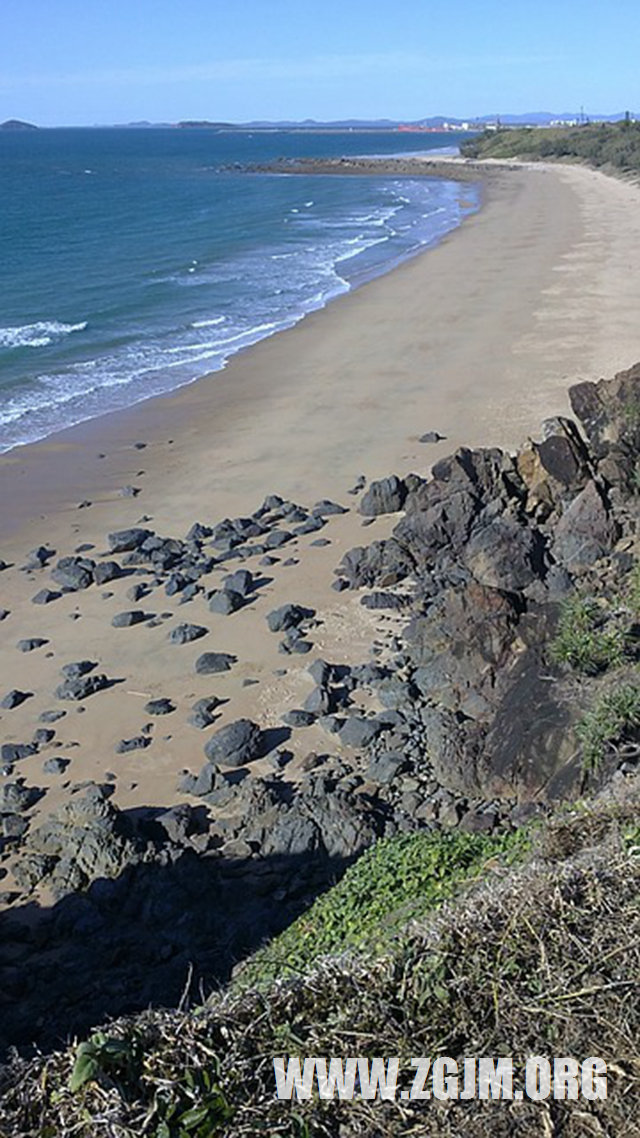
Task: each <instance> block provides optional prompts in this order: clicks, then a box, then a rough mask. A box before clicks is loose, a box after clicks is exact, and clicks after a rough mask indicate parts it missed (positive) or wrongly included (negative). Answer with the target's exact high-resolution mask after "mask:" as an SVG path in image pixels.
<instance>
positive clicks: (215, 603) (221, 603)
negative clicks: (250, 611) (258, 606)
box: [209, 587, 245, 616]
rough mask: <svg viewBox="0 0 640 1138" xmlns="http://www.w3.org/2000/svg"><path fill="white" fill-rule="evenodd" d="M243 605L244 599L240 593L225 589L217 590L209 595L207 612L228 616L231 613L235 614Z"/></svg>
mask: <svg viewBox="0 0 640 1138" xmlns="http://www.w3.org/2000/svg"><path fill="white" fill-rule="evenodd" d="M244 604H245V597H244V595H243V594H242V593H237V592H236V591H235V590H234V589H229V588H227V587H225V588H224V589H218V590H217V591H216V592H214V593H213V594H212V595H211V598H210V600H209V611H210V612H217V613H221V614H222V615H223V616H229V615H230V614H231V613H232V612H237V611H238V609H241V608H242V606H243V605H244Z"/></svg>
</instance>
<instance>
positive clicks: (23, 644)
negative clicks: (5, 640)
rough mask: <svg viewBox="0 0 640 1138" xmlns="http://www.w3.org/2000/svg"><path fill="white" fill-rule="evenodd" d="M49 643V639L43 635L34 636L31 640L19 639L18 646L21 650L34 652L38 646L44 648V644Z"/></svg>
mask: <svg viewBox="0 0 640 1138" xmlns="http://www.w3.org/2000/svg"><path fill="white" fill-rule="evenodd" d="M48 643H49V641H48V640H45V638H44V637H43V636H32V637H30V639H29V640H19V641H18V643H17V645H16V647H17V648H19V649H20V651H21V652H33V651H34V650H35V649H36V648H42V646H43V645H44V644H48Z"/></svg>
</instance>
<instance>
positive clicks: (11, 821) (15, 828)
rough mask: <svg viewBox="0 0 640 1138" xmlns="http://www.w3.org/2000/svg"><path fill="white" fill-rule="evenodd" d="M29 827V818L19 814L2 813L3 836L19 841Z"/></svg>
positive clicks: (0, 818)
mask: <svg viewBox="0 0 640 1138" xmlns="http://www.w3.org/2000/svg"><path fill="white" fill-rule="evenodd" d="M28 829H29V820H28V818H21V817H20V815H19V814H0V834H1V835H2V837H3V838H7V839H9V840H13V841H18V840H19V839H20V838H22V837H23V836H24V835H25V834H26V832H27V830H28Z"/></svg>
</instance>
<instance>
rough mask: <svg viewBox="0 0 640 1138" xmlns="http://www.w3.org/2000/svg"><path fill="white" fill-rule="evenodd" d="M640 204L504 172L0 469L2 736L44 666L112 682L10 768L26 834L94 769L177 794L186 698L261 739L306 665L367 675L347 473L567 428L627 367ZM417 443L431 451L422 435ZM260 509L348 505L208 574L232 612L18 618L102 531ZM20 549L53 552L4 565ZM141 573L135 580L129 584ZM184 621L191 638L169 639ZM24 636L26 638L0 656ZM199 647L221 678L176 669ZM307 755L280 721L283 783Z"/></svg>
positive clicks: (321, 739)
mask: <svg viewBox="0 0 640 1138" xmlns="http://www.w3.org/2000/svg"><path fill="white" fill-rule="evenodd" d="M639 199H640V190H639V189H638V188H636V187H634V186H631V185H629V184H626V183H623V182H621V181H615V180H613V179H610V178H607V177H605V176H604V175H602V174H599V173H595V172H593V171H590V170H587V169H583V168H578V167H559V166H555V167H547V166H536V167H531V168H519V167H517V166H516V165H513V167H512V168H510V169H508V170H507V171H505V172H503V173H502V174H501V175H499V176H495V175H494V176H493V177H492V178H491V180H490V182H489V183H488V184H487V188H486V192H485V202H484V205H483V207H482V209H481V210H480V211H479V212H478V213H477V214H475V215H473V216H470V217H468V218H467V220H466V221H465V222H464V224H463V225H462V226H461V227H460V229H458V230H457V231H455V232H453V233H452V234H451V235H449V236H448V237H447V238H446V239H445V240H444V241H443V242H442V243H441V244H439V245H438V246H437V247H435V248H433V249H430V250H428V251H426V252H425V253H423V254H421V255H420V256H418V257H416V258H414V259H413V260H411V261H409V262H407V263H405V264H403V265H400V266H399V267H397V268H396V269H394V270H393V271H392V272H390V273H388V274H387V275H386V276H384V277H381V278H378V279H376V280H373V281H370V282H368V283H367V284H365V285H363V286H362V287H361V288H359V289H357V290H355V291H353V292H351V293H349V294H347V295H346V296H343V297H341V298H340V299H338V300H337V301H335V302H333V303H331V304H330V305H329V306H328V307H327V308H325V309H323V310H321V311H318V312H315V313H313V314H311V315H309V316H307V317H306V318H305V319H304V320H303V321H302V322H301V323H300V324H298V325H297V326H296V327H294V328H292V329H290V330H288V331H285V332H282V333H280V334H278V335H276V336H274V337H272V338H271V339H270V340H266V341H263V342H262V343H260V344H259V345H256V346H255V347H253V348H250V349H248V350H247V351H245V352H243V353H242V354H240V355H238V356H236V357H234V358H233V360H232V361H231V362H230V363H229V364H228V366H227V367H226V369H225V370H224V371H223V372H221V373H217V374H215V375H213V376H211V377H208V378H205V379H202V380H199V381H198V382H196V383H194V384H192V385H191V386H189V387H186V388H182V389H181V390H179V391H177V392H176V393H175V394H173V395H170V396H164V397H161V398H156V399H153V400H150V401H148V402H146V403H142V404H139V405H137V406H136V407H134V408H132V409H130V410H128V411H126V412H117V413H114V414H112V415H109V416H105V417H103V418H101V419H98V420H94V421H93V422H91V423H88V424H85V425H82V426H80V427H76V428H73V429H71V430H68V431H65V432H63V433H61V434H60V435H57V436H52V437H51V438H49V439H48V440H45V441H43V442H41V443H37V444H34V445H30V446H26V447H23V448H18V449H16V450H14V451H12V452H9V453H8V454H6V455H4V456H2V458H0V480H1V483H2V511H1V515H0V527H1V528H0V557H2V560H3V561H4V562H6V563H7V566H8V568H6V569H4V571H3V572H2V573H1V574H0V584H1V586H2V601H1V607H2V608H3V609H6V610H8V615H7V616H6V617H5V619H4V620H3V621H2V624H1V625H0V627H1V629H2V642H1V645H0V674H2V676H3V689H6V690H8V689H10V688H15V689H18V690H20V691H22V692H25V693H31V694H30V695H29V698H27V699H25V700H24V702H22V703H20V705H19V706H16V707H14V708H12V709H9V710H2V712H1V723H0V730H1V732H2V740H3V742H8V743H10V742H21V743H26V742H28V741H29V740H31V739H32V737H33V734H34V730H35V729H36V728H37V727H38V726H39V724H40V719H39V717H40V716H41V715H42V713H43V712H46V711H47V710H49V709H51V708H56V707H60V706H61V704H60V703H59V701H57V699H56V697H55V696H54V691H55V689H56V687H57V686H58V685H59V684H60V682H61V679H62V678H63V677H62V675H61V671H60V669H61V667H62V665H63V664H67V663H69V662H72V661H79V660H83V659H86V658H89V659H90V660H92V661H94V662H97V664H98V669H97V670H98V671H99V672H101V673H105V674H107V675H108V676H110V677H114V678H117V679H118V680H119V681H121V682H118V683H117V684H116V685H115V686H113V687H111V688H109V689H106V690H104V691H101V692H99V693H98V694H96V695H95V696H93V697H91V698H90V699H88V700H86V701H85V702H83V703H80V704H77V705H74V704H69V705H66V707H65V709H66V711H67V715H66V716H65V718H64V719H61V720H60V721H59V722H56V723H55V724H54V727H55V732H56V735H55V739H54V740H52V741H51V742H49V743H47V744H46V745H44V746H43V747H41V748H40V749H39V750H38V752H37V753H35V754H33V755H31V756H28V757H26V758H24V759H23V760H21V761H20V771H19V773H20V774H21V775H23V776H24V777H25V778H26V780H27V783H28V784H32V785H37V786H38V787H40V788H42V789H43V790H45V791H46V793H45V794H44V796H43V797H41V798H40V800H39V802H38V803H37V804H36V806H35V807H34V809H33V812H32V817H33V818H37V817H38V816H39V815H42V814H43V813H44V814H46V813H49V812H50V811H53V810H55V809H57V808H58V807H59V806H60V804H61V803H63V802H64V801H65V800H66V797H67V796H68V793H69V789H70V788H71V787H72V786H73V785H77V784H79V783H82V782H84V781H86V780H94V781H96V782H101V781H103V780H104V778H105V775H106V774H107V773H109V774H113V775H114V776H115V777H114V778H112V779H111V781H112V783H113V785H114V787H115V791H114V802H115V803H116V804H117V805H118V806H119V807H121V808H125V809H127V808H142V807H154V808H155V807H160V806H168V805H171V804H172V803H174V802H176V801H183V800H184V798H183V796H180V795H178V794H177V792H176V783H177V780H178V778H179V777H180V775H181V772H184V771H185V770H190V771H192V772H197V771H198V770H199V769H200V767H201V765H202V762H203V745H204V742H205V739H206V736H205V735H203V732H202V731H200V730H197V729H195V728H194V727H193V726H191V725H190V723H189V716H190V713H191V708H192V705H193V704H194V702H195V701H196V700H198V699H202V698H204V697H208V696H210V695H211V694H215V695H216V696H217V697H218V698H219V699H220V700H221V701H224V702H222V703H221V705H220V707H219V710H218V712H217V716H218V717H217V719H216V722H215V726H216V728H218V727H221V726H224V725H225V724H226V723H229V722H232V721H234V720H237V719H238V718H239V717H243V716H247V717H249V718H251V719H255V720H256V721H258V722H260V723H261V725H262V726H263V727H266V728H274V729H275V728H277V726H278V725H279V724H281V722H282V716H283V714H285V713H286V712H287V711H289V710H290V709H292V708H298V707H301V706H302V702H303V701H304V699H305V698H306V696H307V695H308V693H309V692H310V691H311V688H312V681H311V680H310V678H309V676H308V675H307V672H306V669H307V667H308V664H309V662H310V660H313V659H315V658H316V657H317V656H321V657H323V658H324V659H328V660H332V659H335V660H338V659H339V660H340V661H344V662H345V663H347V664H361V663H364V662H366V661H367V660H368V659H369V658H370V651H371V646H372V645H376V646H377V647H378V649H379V651H380V657H379V658H380V659H383V658H384V653H385V652H389V651H392V648H393V640H394V636H395V635H396V633H397V631H398V629H399V628H400V627H401V625H402V623H403V622H402V618H401V616H400V615H399V614H397V613H380V612H376V611H375V610H369V609H365V608H363V607H362V606H361V605H360V603H359V596H358V594H357V593H354V592H352V591H348V592H345V593H338V592H336V591H335V590H333V589H332V587H331V586H332V582H333V580H334V574H333V570H334V568H335V567H336V566H337V565H338V563H339V562H340V560H341V558H342V556H343V554H344V553H345V552H346V551H347V550H349V549H350V548H351V547H353V546H357V545H365V544H368V543H369V542H371V541H372V540H375V539H379V538H384V537H386V536H388V534H389V533H390V531H391V529H392V526H393V524H394V522H395V520H396V518H395V517H394V515H384V516H381V517H378V518H376V519H375V520H374V522H373V524H370V525H366V526H365V525H364V524H363V523H364V522H365V519H363V517H362V516H361V515H360V514H359V513H358V511H357V503H358V498H357V496H356V495H350V494H349V491H350V490H351V489H352V488H354V484H356V482H357V479H358V478H359V476H360V475H364V476H365V478H366V479H367V481H370V480H372V479H379V478H383V477H385V476H387V475H389V474H391V473H395V474H398V475H401V476H403V475H406V474H408V473H409V472H415V473H417V474H419V475H421V476H426V475H427V474H428V472H429V469H430V466H431V464H432V463H433V462H434V461H435V460H437V459H440V458H442V457H443V456H445V455H447V454H450V453H451V452H453V451H454V450H456V449H457V448H458V447H460V446H471V447H473V446H480V445H484V446H500V447H503V448H506V449H507V450H510V449H513V448H515V447H517V446H518V445H520V444H521V443H522V442H523V440H524V439H525V438H526V436H527V435H529V434H531V433H536V432H538V431H539V427H540V423H541V421H542V420H544V419H545V418H547V417H549V416H552V415H566V414H568V413H569V409H568V401H567V388H568V386H569V385H570V384H571V383H573V382H577V381H578V380H595V379H598V378H599V377H600V376H610V375H612V374H613V373H614V372H615V371H617V370H621V369H623V368H625V367H629V366H631V364H633V363H634V362H635V361H636V360H638V359H640V328H639V327H638V324H637V298H636V288H635V272H634V268H635V265H636V263H637V260H638V258H639V257H640V211H638V210H637V205H638V202H639ZM431 431H435V432H438V433H439V434H440V435H441V436H443V437H442V439H441V441H438V442H436V443H423V442H420V441H419V440H420V437H421V436H422V435H424V434H425V433H427V432H431ZM127 487H128V488H129V489H128V490H127V489H125V488H127ZM123 491H124V492H123ZM268 494H278V495H281V496H282V498H283V499H288V500H291V501H293V502H295V503H298V504H299V505H301V506H303V507H305V509H307V510H309V509H311V507H313V505H314V504H315V503H316V502H318V501H319V500H322V499H327V498H328V499H332V500H334V501H336V502H338V503H339V504H341V505H342V506H343V507H346V508H348V512H346V513H344V514H340V515H327V517H326V524H325V525H324V526H323V528H322V529H318V531H317V532H308V533H306V534H303V535H300V536H296V537H295V538H294V539H293V540H291V541H290V542H288V543H287V544H286V545H285V546H284V547H283V548H282V549H280V550H274V551H273V554H274V556H275V557H276V560H274V561H273V562H272V563H271V564H270V565H269V566H268V568H264V567H262V568H261V567H260V563H261V556H263V555H264V554H261V555H256V556H254V557H251V556H249V557H248V558H247V560H246V561H242V562H240V561H233V560H232V561H229V562H227V563H224V564H220V565H219V566H216V567H215V568H213V569H212V571H211V573H210V574H209V575H208V576H207V578H206V588H207V590H210V589H214V588H217V587H219V585H220V584H221V582H222V581H223V579H224V576H225V575H226V574H228V573H231V572H233V571H234V570H235V569H236V568H238V567H239V566H242V567H243V568H244V567H246V568H248V569H250V570H251V571H252V572H254V573H255V574H256V575H260V576H261V579H263V582H264V583H263V584H261V586H260V588H259V589H258V590H257V593H256V596H255V597H254V599H253V600H252V601H251V602H250V603H249V604H247V605H245V606H244V607H243V608H242V609H241V610H240V611H239V612H236V613H233V614H231V615H229V616H223V615H221V614H216V613H211V612H210V611H209V610H208V604H207V598H206V595H205V593H204V592H200V593H197V594H196V595H195V596H194V597H193V599H192V600H190V601H189V603H188V604H185V605H181V604H180V600H181V597H180V595H179V594H177V595H173V596H171V595H170V596H167V595H166V594H165V591H164V589H161V588H156V589H155V590H154V591H152V592H151V593H150V595H147V597H146V598H145V599H144V600H142V601H141V603H140V607H141V608H142V609H144V611H145V617H146V623H141V624H139V625H135V626H133V627H119V628H116V627H113V626H112V624H111V621H112V618H113V617H114V616H115V615H116V614H118V613H120V612H122V611H127V610H131V609H132V608H134V607H138V606H136V605H134V604H132V602H131V600H130V599H128V595H127V593H128V590H130V588H131V586H132V584H135V582H136V581H137V580H138V578H137V577H135V576H133V577H131V576H125V577H121V578H119V579H115V580H112V581H110V582H109V583H108V584H106V585H105V586H104V587H99V586H97V585H95V584H94V585H91V587H90V588H87V589H82V590H81V591H77V592H65V593H63V595H62V596H61V597H60V598H59V599H57V600H55V601H53V602H52V603H50V604H46V605H43V606H36V605H34V604H33V603H32V598H33V596H34V595H35V594H37V593H38V592H39V591H40V590H41V589H43V588H45V587H47V588H51V587H53V586H52V584H51V579H50V570H51V568H52V567H53V566H54V565H55V564H56V561H57V560H58V559H59V558H61V557H65V556H69V555H72V554H74V552H75V551H77V550H78V548H79V547H81V546H85V547H90V548H89V549H88V550H87V553H88V555H89V556H92V557H93V556H97V554H99V553H102V552H104V551H105V550H107V549H108V544H107V534H109V533H111V532H113V531H118V530H122V529H124V528H126V527H130V526H135V525H143V526H146V527H148V528H149V529H151V530H153V531H154V532H155V533H157V534H160V535H162V536H163V537H165V536H166V537H175V538H181V539H184V537H185V535H186V533H187V531H188V530H189V529H190V528H191V526H192V525H193V523H195V522H200V523H202V524H204V525H213V524H215V523H217V522H220V521H221V520H222V519H224V518H236V517H246V516H247V515H250V514H252V513H253V512H254V511H255V510H256V509H257V508H258V507H259V506H260V504H261V502H262V501H263V499H264V498H265V495H268ZM318 539H321V540H322V541H323V542H324V541H326V542H328V544H322V545H317V544H314V542H317V541H318ZM39 546H45V547H47V548H48V549H50V550H55V556H53V557H52V558H51V559H49V561H48V563H47V565H45V566H44V567H43V568H33V569H30V570H28V571H23V569H22V567H23V566H24V565H25V563H26V562H27V561H28V554H29V552H30V551H31V550H34V549H36V548H37V547H39ZM147 578H148V574H147ZM147 578H145V576H144V571H143V572H142V573H141V576H140V578H139V579H140V580H141V581H145V580H146V579H147ZM286 602H295V603H299V604H301V605H305V606H309V607H310V608H312V609H314V610H315V613H316V620H317V621H318V623H317V625H316V626H315V627H314V628H312V631H311V633H310V638H311V640H312V641H313V645H314V652H313V654H312V655H310V656H308V657H305V656H304V655H283V654H282V652H280V651H279V637H278V636H277V635H274V634H273V633H272V632H271V631H270V630H269V628H268V626H267V623H266V619H265V618H266V615H267V614H268V613H269V612H270V611H271V610H273V609H276V608H277V607H278V606H281V605H283V604H285V603H286ZM152 618H153V619H152ZM150 619H151V623H150V624H149V623H148V622H149V620H150ZM184 621H188V622H194V623H196V624H197V625H199V626H202V627H204V628H205V629H206V634H204V635H203V637H202V639H198V640H197V641H196V642H194V643H189V644H184V645H177V646H176V645H175V644H172V643H169V642H168V634H169V632H170V630H171V629H173V628H174V627H175V626H176V625H177V624H178V623H180V622H184ZM34 637H35V638H40V639H42V640H43V641H45V643H43V644H42V645H41V646H40V647H38V648H37V649H35V650H32V651H28V652H23V651H19V650H17V648H16V645H17V642H18V641H20V640H24V639H26V638H34ZM212 650H215V651H220V652H225V653H230V654H232V655H233V656H235V657H236V659H237V662H236V664H235V665H234V666H233V667H232V668H231V670H230V671H229V672H225V673H224V674H218V675H214V676H210V675H209V676H208V675H197V674H196V673H195V670H194V663H195V660H196V658H197V657H198V656H199V655H200V654H201V653H202V652H208V651H212ZM3 694H4V690H3V692H1V693H0V695H3ZM161 698H167V699H170V700H171V701H172V703H173V704H174V705H175V710H174V711H172V713H171V714H168V715H166V716H164V717H162V718H161V719H160V718H158V719H156V720H154V721H153V728H152V729H150V730H149V732H148V737H149V738H151V740H152V741H151V743H150V745H148V746H145V747H144V749H140V750H132V751H130V752H125V753H119V754H117V753H116V747H117V745H118V744H119V743H120V742H121V741H122V740H129V739H132V738H136V737H137V738H139V737H141V731H142V728H143V726H144V725H145V724H148V722H149V714H148V713H146V712H145V710H144V707H145V704H146V703H147V702H148V701H149V700H153V699H161ZM363 706H364V707H366V701H365V703H364V704H363ZM78 712H81V714H78ZM326 740H327V736H326V734H325V733H323V731H322V729H321V727H320V726H318V725H317V724H315V725H313V726H311V727H309V728H305V729H294V730H293V731H292V733H291V737H290V738H289V739H288V740H287V742H286V746H287V748H289V749H290V750H291V752H292V753H293V756H294V757H293V761H292V770H294V771H295V768H296V764H297V763H301V762H303V761H304V759H305V757H306V756H307V755H308V754H309V752H317V751H321V750H322V749H323V747H324V748H325V749H326V745H327V743H326ZM50 755H64V756H66V757H68V759H69V760H70V762H69V766H68V768H67V770H66V772H65V774H64V775H63V776H61V775H60V774H45V773H43V771H42V765H43V761H45V760H46V759H47V757H49V756H50ZM269 763H270V758H269V756H265V757H264V758H262V759H259V760H258V761H257V762H256V763H255V764H253V766H252V769H255V771H256V772H258V773H263V774H264V773H265V772H266V771H268V770H270V769H272V768H271V767H270V766H269Z"/></svg>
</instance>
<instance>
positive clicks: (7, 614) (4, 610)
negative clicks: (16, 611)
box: [0, 609, 11, 622]
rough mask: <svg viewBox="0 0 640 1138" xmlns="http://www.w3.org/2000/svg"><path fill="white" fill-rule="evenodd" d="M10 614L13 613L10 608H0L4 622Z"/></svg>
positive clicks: (0, 618) (0, 617)
mask: <svg viewBox="0 0 640 1138" xmlns="http://www.w3.org/2000/svg"><path fill="white" fill-rule="evenodd" d="M10 615H11V613H10V610H9V609H0V622H2V621H3V620H6V619H7V617H8V616H10Z"/></svg>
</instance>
